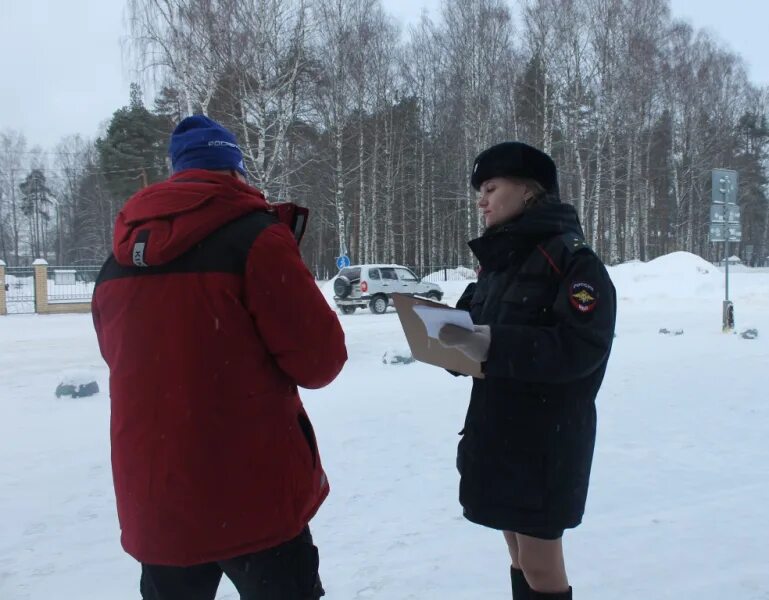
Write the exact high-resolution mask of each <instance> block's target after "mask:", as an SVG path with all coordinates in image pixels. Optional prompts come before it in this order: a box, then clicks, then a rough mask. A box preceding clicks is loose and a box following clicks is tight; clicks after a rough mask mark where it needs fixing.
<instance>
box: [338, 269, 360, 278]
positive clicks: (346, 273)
mask: <svg viewBox="0 0 769 600" xmlns="http://www.w3.org/2000/svg"><path fill="white" fill-rule="evenodd" d="M338 277H347V279H349V280H350V281H358V280H359V279H360V267H347V268H345V269H342V270H341V271H339V275H338Z"/></svg>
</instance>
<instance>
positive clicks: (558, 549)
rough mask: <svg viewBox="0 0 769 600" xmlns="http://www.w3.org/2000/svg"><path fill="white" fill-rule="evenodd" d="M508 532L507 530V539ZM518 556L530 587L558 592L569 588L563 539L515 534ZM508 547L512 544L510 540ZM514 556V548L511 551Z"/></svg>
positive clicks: (548, 591)
mask: <svg viewBox="0 0 769 600" xmlns="http://www.w3.org/2000/svg"><path fill="white" fill-rule="evenodd" d="M507 537H508V532H505V539H507ZM515 538H516V550H517V552H516V554H517V556H516V558H515V559H514V562H513V566H515V560H517V562H518V564H519V565H520V567H519V568H520V569H522V570H523V573H524V575H525V576H526V581H527V582H528V583H529V587H531V589H532V590H535V591H537V592H544V593H550V594H554V593H558V592H566V591H568V590H569V579H568V578H567V577H566V566H565V564H564V560H563V544H562V543H561V539H557V540H542V539H539V538H534V537H531V536H528V535H523V534H520V533H516V534H515ZM508 548H512V545H511V544H510V542H509V541H508ZM510 554H511V556H512V550H511V551H510Z"/></svg>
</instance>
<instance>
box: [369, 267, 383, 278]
mask: <svg viewBox="0 0 769 600" xmlns="http://www.w3.org/2000/svg"><path fill="white" fill-rule="evenodd" d="M368 278H369V279H377V280H379V279H381V277H380V276H379V269H369V270H368Z"/></svg>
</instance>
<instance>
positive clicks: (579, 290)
mask: <svg viewBox="0 0 769 600" xmlns="http://www.w3.org/2000/svg"><path fill="white" fill-rule="evenodd" d="M569 302H570V303H571V305H572V306H573V307H574V308H575V309H576V310H577V311H579V312H581V313H589V312H592V311H594V310H595V307H596V306H597V305H598V292H596V291H595V287H593V286H592V285H590V284H589V283H587V282H585V281H575V282H574V283H572V284H571V287H570V288H569Z"/></svg>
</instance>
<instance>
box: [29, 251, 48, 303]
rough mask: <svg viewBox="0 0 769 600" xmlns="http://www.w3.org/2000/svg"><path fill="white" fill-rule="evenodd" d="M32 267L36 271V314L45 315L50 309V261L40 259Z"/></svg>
mask: <svg viewBox="0 0 769 600" xmlns="http://www.w3.org/2000/svg"><path fill="white" fill-rule="evenodd" d="M32 267H33V268H34V270H35V312H36V313H37V314H43V313H45V312H46V309H47V308H48V261H46V260H43V259H42V258H38V259H37V260H36V261H35V262H33V263H32Z"/></svg>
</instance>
